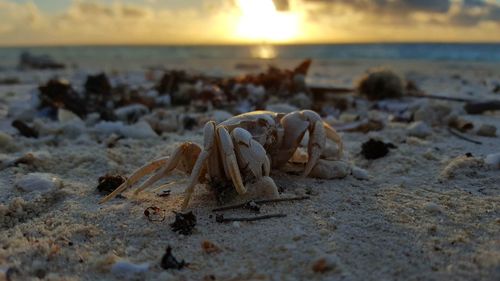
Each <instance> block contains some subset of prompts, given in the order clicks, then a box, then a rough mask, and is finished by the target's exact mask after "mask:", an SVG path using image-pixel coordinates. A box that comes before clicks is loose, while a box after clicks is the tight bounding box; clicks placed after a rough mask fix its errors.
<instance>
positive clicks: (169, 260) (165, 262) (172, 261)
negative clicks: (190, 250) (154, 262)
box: [160, 246, 189, 270]
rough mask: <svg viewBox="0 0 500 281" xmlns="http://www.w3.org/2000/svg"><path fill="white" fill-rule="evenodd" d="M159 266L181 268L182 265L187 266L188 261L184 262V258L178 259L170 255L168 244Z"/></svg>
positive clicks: (170, 249) (170, 248) (170, 250)
mask: <svg viewBox="0 0 500 281" xmlns="http://www.w3.org/2000/svg"><path fill="white" fill-rule="evenodd" d="M160 265H161V268H163V269H177V270H181V269H183V268H184V267H186V266H188V265H189V263H187V262H185V261H184V260H181V261H178V260H177V259H176V258H175V257H174V256H173V255H172V247H170V246H168V247H167V249H166V251H165V254H164V255H163V257H162V258H161V263H160Z"/></svg>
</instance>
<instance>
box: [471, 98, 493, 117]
mask: <svg viewBox="0 0 500 281" xmlns="http://www.w3.org/2000/svg"><path fill="white" fill-rule="evenodd" d="M464 109H465V111H466V112H467V113H468V114H483V113H484V112H486V111H495V110H500V101H499V100H491V101H479V102H476V101H474V102H467V103H466V104H465V105H464Z"/></svg>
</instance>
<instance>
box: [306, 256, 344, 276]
mask: <svg viewBox="0 0 500 281" xmlns="http://www.w3.org/2000/svg"><path fill="white" fill-rule="evenodd" d="M339 264H340V261H339V258H338V257H337V256H331V255H329V256H325V257H322V258H319V259H318V260H316V261H315V262H313V264H312V270H313V271H314V272H315V273H326V272H329V271H340V267H339Z"/></svg>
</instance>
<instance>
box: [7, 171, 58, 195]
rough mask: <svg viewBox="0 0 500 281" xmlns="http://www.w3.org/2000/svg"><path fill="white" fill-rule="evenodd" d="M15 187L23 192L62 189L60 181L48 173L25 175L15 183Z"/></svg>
mask: <svg viewBox="0 0 500 281" xmlns="http://www.w3.org/2000/svg"><path fill="white" fill-rule="evenodd" d="M15 186H16V187H17V188H19V189H20V190H22V191H24V192H33V191H38V192H48V191H52V190H55V189H58V188H62V187H63V183H62V181H61V179H59V178H58V177H57V176H55V175H52V174H48V173H31V174H27V175H25V176H23V177H21V178H20V179H18V180H17V181H16V182H15Z"/></svg>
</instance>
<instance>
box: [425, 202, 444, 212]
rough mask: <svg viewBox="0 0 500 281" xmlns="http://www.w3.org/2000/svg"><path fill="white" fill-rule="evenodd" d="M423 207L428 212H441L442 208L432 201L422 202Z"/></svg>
mask: <svg viewBox="0 0 500 281" xmlns="http://www.w3.org/2000/svg"><path fill="white" fill-rule="evenodd" d="M424 209H425V210H426V211H428V212H429V213H441V212H442V208H441V206H439V205H438V204H436V203H434V202H427V203H425V204H424Z"/></svg>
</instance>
